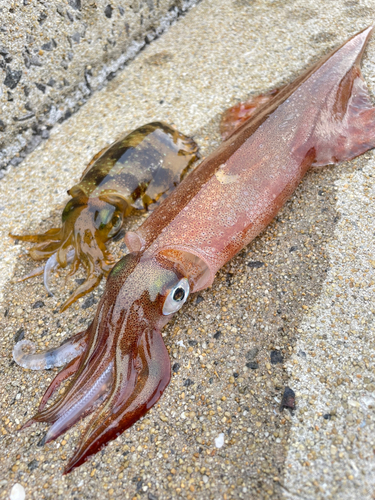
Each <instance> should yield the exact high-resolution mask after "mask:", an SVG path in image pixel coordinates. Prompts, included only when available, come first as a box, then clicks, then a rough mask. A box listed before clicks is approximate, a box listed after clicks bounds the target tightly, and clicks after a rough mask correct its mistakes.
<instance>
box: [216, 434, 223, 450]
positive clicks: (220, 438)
mask: <svg viewBox="0 0 375 500" xmlns="http://www.w3.org/2000/svg"><path fill="white" fill-rule="evenodd" d="M215 446H216V448H222V447H223V446H224V433H223V432H221V433H220V434H219V435H218V437H217V438H215Z"/></svg>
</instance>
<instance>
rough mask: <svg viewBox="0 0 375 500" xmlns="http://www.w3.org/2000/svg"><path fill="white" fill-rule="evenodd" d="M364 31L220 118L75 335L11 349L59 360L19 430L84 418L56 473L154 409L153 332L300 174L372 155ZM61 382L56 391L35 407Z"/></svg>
mask: <svg viewBox="0 0 375 500" xmlns="http://www.w3.org/2000/svg"><path fill="white" fill-rule="evenodd" d="M371 32H372V27H369V28H367V29H365V30H363V31H362V32H360V33H358V34H356V35H354V36H353V37H352V38H351V39H350V40H348V41H347V42H345V43H344V44H343V45H342V46H341V47H339V48H338V49H336V50H335V51H334V52H332V53H331V54H329V55H328V56H326V57H324V59H323V60H321V61H320V62H319V63H318V64H316V65H315V66H313V67H312V68H310V69H309V70H308V71H306V72H305V73H304V74H303V75H301V76H299V77H298V78H297V79H296V80H295V81H293V82H292V83H291V84H289V85H287V86H285V87H283V88H282V89H280V90H279V91H278V92H274V93H268V94H266V95H265V96H263V98H262V99H258V101H254V100H253V101H252V103H253V104H254V102H255V106H254V105H253V104H250V105H249V106H248V108H249V109H250V110H251V116H250V117H247V119H244V117H243V116H242V112H243V109H244V108H246V105H245V106H242V107H241V106H237V107H234V108H233V109H231V110H229V111H228V112H227V114H226V117H225V118H224V121H225V127H224V128H225V134H226V136H227V139H226V140H225V141H224V142H223V143H222V144H221V145H220V146H219V147H218V149H217V150H216V151H214V152H213V153H212V154H211V155H210V156H209V157H207V158H206V159H205V160H204V161H202V162H201V164H200V165H199V166H198V167H197V168H196V169H195V170H194V171H193V172H192V173H191V174H190V175H188V176H187V177H186V178H185V179H184V181H183V182H182V183H181V184H180V185H179V186H178V187H177V188H176V189H175V191H173V192H172V193H171V194H170V196H169V197H168V198H167V199H166V200H164V201H163V203H162V204H161V205H160V206H159V207H158V208H157V209H156V210H155V211H154V212H153V213H152V214H151V215H150V216H149V217H148V219H147V220H146V221H145V222H144V223H143V224H142V225H141V226H140V227H139V228H138V229H137V230H136V231H134V232H128V233H127V234H126V236H125V241H126V244H127V246H128V249H129V252H130V253H129V254H128V255H126V256H125V257H123V258H122V259H121V260H120V261H119V262H118V263H117V264H116V265H115V266H114V268H113V270H112V271H111V273H110V275H109V277H108V281H107V284H106V288H105V292H104V295H103V297H102V299H101V301H100V303H99V306H98V309H97V311H96V315H95V318H94V320H93V322H92V323H91V325H90V326H89V328H88V329H87V330H86V331H85V332H81V333H79V334H77V335H76V336H75V337H73V338H71V339H70V340H69V341H68V342H66V343H65V344H63V345H62V346H60V347H59V348H57V349H55V350H51V351H49V352H48V353H47V354H46V353H41V354H28V353H27V352H26V349H24V348H23V347H22V346H21V345H20V344H16V346H15V351H14V358H15V359H16V361H17V362H19V363H21V364H22V365H23V366H25V367H34V368H41V367H43V366H45V365H46V364H47V361H46V359H48V360H49V361H48V366H58V365H61V364H64V363H66V362H68V364H67V365H66V366H65V368H64V369H63V370H62V371H61V372H60V373H59V374H58V375H57V376H56V378H55V379H54V381H53V382H52V384H51V386H50V387H49V388H48V390H47V392H46V394H45V395H44V397H43V399H42V402H41V405H40V408H39V411H38V413H36V415H35V416H34V417H33V418H32V419H31V420H29V421H28V422H27V423H26V424H25V426H27V425H30V424H31V423H34V422H46V423H48V424H50V427H49V430H48V432H47V435H46V438H45V441H46V442H48V441H51V440H53V439H55V438H57V437H58V436H59V435H61V434H62V433H63V432H65V431H66V430H67V429H69V428H70V427H71V426H72V425H74V424H75V423H76V422H77V421H78V420H79V419H81V418H82V417H84V416H86V415H88V414H89V413H93V416H92V417H91V419H90V421H89V423H88V425H87V427H86V430H85V432H84V435H83V436H82V439H81V441H80V443H79V445H78V447H77V449H76V451H75V452H74V455H73V457H72V458H71V459H70V461H69V463H68V465H67V467H66V469H65V473H68V472H70V471H71V470H72V469H74V468H75V467H78V466H79V465H81V464H82V463H84V462H85V461H86V460H87V459H88V457H90V456H91V455H93V454H95V453H96V452H97V451H98V450H100V449H101V448H102V447H103V446H105V445H106V444H107V443H108V442H109V441H110V440H113V439H115V438H116V437H117V436H119V435H120V434H121V433H122V432H124V430H125V429H128V428H129V427H130V426H131V425H132V424H133V423H134V422H136V421H137V420H138V419H139V418H141V417H142V416H143V415H144V414H145V413H146V412H147V410H148V409H149V408H151V406H152V405H153V404H155V402H156V401H158V399H159V398H160V396H161V395H162V393H163V391H164V390H165V388H166V387H167V385H168V382H169V380H170V361H169V357H168V353H167V350H166V347H165V345H164V342H163V339H162V336H161V330H162V328H163V326H164V325H165V324H166V323H167V322H168V320H169V319H170V318H171V317H172V316H173V314H175V313H176V312H177V311H178V310H179V309H180V308H181V307H182V306H183V304H184V303H185V301H186V299H187V297H188V295H189V293H192V292H197V291H199V290H202V289H204V288H207V287H209V286H210V285H211V284H212V282H213V280H214V277H215V274H216V272H217V271H218V270H219V269H220V268H221V267H222V266H223V265H224V264H225V263H226V262H228V261H229V260H230V259H231V258H232V257H233V256H234V255H235V254H237V253H238V252H239V251H240V250H241V249H242V248H243V247H244V246H245V245H248V244H249V242H250V241H251V240H252V239H253V238H255V237H256V236H257V235H258V234H259V233H260V232H261V231H262V230H263V229H264V228H265V227H266V226H267V224H268V223H269V222H270V221H271V220H272V219H273V217H274V216H275V215H276V214H277V212H278V211H279V210H280V208H281V207H282V206H283V205H284V203H285V202H286V200H287V199H288V198H289V197H290V196H291V195H292V193H293V192H294V190H295V189H296V187H297V186H298V184H299V182H300V181H301V179H302V178H303V176H304V175H305V173H306V172H307V170H308V169H309V168H310V167H312V166H315V167H319V166H322V165H326V164H329V163H332V164H337V163H339V162H342V161H344V160H350V159H352V158H354V157H356V156H358V155H360V154H362V153H364V152H365V151H367V150H369V149H370V148H373V147H374V146H375V108H374V107H372V104H371V101H370V97H369V93H368V90H367V88H366V85H365V83H364V81H363V77H362V74H361V71H360V67H359V64H360V61H361V57H362V54H363V51H364V48H365V45H366V43H367V41H368V39H369V37H370V34H371ZM254 108H255V109H254ZM238 110H239V111H238ZM240 115H241V116H240ZM245 118H246V117H245ZM70 376H72V379H71V381H70V383H69V385H68V387H67V389H66V391H65V393H64V394H63V395H62V396H60V397H59V398H58V399H57V400H56V401H55V402H54V403H53V404H52V405H51V406H50V407H46V403H47V401H48V399H49V398H50V397H51V395H52V393H53V392H54V390H55V389H56V388H57V387H58V386H59V385H60V384H61V382H62V381H64V380H65V379H67V378H68V377H70ZM25 426H24V427H25Z"/></svg>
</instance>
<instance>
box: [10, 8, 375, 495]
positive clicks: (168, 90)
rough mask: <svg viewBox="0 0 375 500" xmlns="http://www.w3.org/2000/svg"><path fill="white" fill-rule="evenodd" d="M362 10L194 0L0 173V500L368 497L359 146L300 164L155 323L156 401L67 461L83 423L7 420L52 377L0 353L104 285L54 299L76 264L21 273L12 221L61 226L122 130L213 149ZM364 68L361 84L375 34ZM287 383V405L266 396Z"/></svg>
mask: <svg viewBox="0 0 375 500" xmlns="http://www.w3.org/2000/svg"><path fill="white" fill-rule="evenodd" d="M374 7H375V3H374V2H373V1H369V0H368V1H363V2H361V4H358V3H357V2H351V1H350V2H348V1H345V2H341V1H337V2H328V3H327V2H319V3H317V2H313V1H308V0H300V1H298V0H296V1H283V2H281V1H278V0H275V1H273V2H271V1H264V0H254V1H251V0H235V1H233V0H215V1H214V0H203V1H202V2H201V3H200V4H199V5H198V6H197V7H195V8H194V9H193V10H192V11H191V12H189V13H188V15H187V16H186V17H185V18H183V19H182V20H180V21H179V22H178V23H177V24H176V25H175V26H174V27H172V28H171V29H170V30H169V31H168V32H167V33H166V34H165V35H163V36H162V37H161V38H160V39H159V40H157V41H156V42H154V43H152V44H151V45H150V46H148V47H147V49H146V50H145V51H143V52H142V54H141V55H140V56H139V57H137V58H136V60H134V61H133V62H132V63H131V64H129V66H127V67H126V68H125V70H124V71H123V73H122V74H120V75H119V76H118V77H117V78H115V79H114V80H112V81H111V82H110V84H109V85H108V87H107V88H106V89H105V90H103V91H101V92H99V93H97V94H96V95H95V96H94V97H93V98H92V99H91V100H90V101H89V102H88V103H87V104H86V105H85V106H83V107H82V109H81V110H80V111H79V112H78V113H77V114H76V115H74V116H72V117H71V118H70V119H69V120H68V121H67V122H65V123H63V124H62V125H61V126H59V127H58V128H56V129H54V130H53V133H52V134H51V137H50V139H49V140H48V141H47V142H46V143H44V144H43V145H42V146H41V147H40V148H39V149H37V150H36V151H34V153H32V154H31V155H30V156H29V157H28V158H27V160H26V161H25V162H24V163H22V165H21V166H20V167H18V168H15V169H13V170H12V171H10V172H9V173H8V175H7V176H6V177H5V178H4V179H3V180H2V181H1V183H0V200H1V201H0V213H1V218H2V225H1V237H0V257H1V260H0V271H1V272H0V300H1V304H0V314H1V317H2V326H3V329H2V331H3V335H2V341H1V367H0V370H1V375H2V380H3V381H4V382H3V383H2V384H1V387H0V391H1V392H0V403H1V410H0V412H1V417H0V418H1V423H0V442H1V450H2V453H1V457H0V488H1V493H0V498H9V495H10V492H11V490H12V487H13V486H14V485H15V484H16V483H17V484H20V485H22V487H23V488H24V490H25V492H26V499H29V498H35V499H43V498H46V499H61V500H63V499H68V498H71V499H96V498H115V497H117V498H147V499H149V500H154V499H155V498H158V499H169V498H179V497H184V498H187V499H215V500H216V499H225V500H226V499H229V498H245V499H248V498H251V499H253V498H256V499H257V498H261V499H263V498H264V499H266V498H275V499H276V498H277V499H282V498H288V499H296V500H297V499H312V498H317V499H318V498H319V499H320V498H322V499H325V498H340V499H357V498H363V499H372V498H374V496H373V495H374V489H375V485H374V483H375V471H374V467H375V456H374V451H373V450H374V444H375V443H374V441H375V438H374V435H375V434H374V431H375V415H374V406H375V372H374V364H373V357H374V355H375V338H374V335H375V330H374V328H375V327H374V318H375V316H374V314H375V306H374V298H375V297H374V295H375V292H374V281H375V271H374V266H375V260H374V259H375V257H374V250H373V248H374V237H375V230H374V224H373V221H374V215H375V213H374V212H375V204H374V196H375V157H374V153H373V152H369V153H366V154H365V155H363V156H362V157H360V158H359V159H356V160H354V161H352V162H348V163H344V164H342V165H340V166H338V167H325V168H321V169H319V170H315V171H311V172H310V173H309V174H308V175H307V176H306V178H305V179H304V181H303V182H302V184H301V185H300V187H299V188H298V189H297V191H296V193H295V194H294V195H293V197H292V199H291V200H290V201H289V202H288V203H287V205H286V206H285V207H284V209H283V210H282V211H281V212H280V214H279V215H278V217H277V218H276V220H275V221H273V223H272V224H271V225H270V226H269V227H268V228H267V230H266V231H265V232H264V233H263V234H262V235H261V236H260V237H259V238H257V239H256V240H255V241H254V242H253V243H252V244H251V245H250V246H249V247H248V248H246V249H244V250H243V251H242V252H241V253H240V254H239V255H238V256H237V257H236V258H235V259H233V260H232V261H231V262H230V263H229V264H228V265H227V266H225V268H223V269H222V270H221V271H220V272H219V273H218V276H217V278H216V280H215V282H214V284H213V286H212V287H211V288H210V289H209V290H206V291H204V292H203V293H201V294H199V295H198V296H192V297H190V299H189V301H188V303H187V305H186V306H185V307H184V308H183V309H182V311H181V312H180V313H179V314H178V315H177V316H176V318H175V319H174V320H173V321H172V323H170V324H169V325H168V327H167V328H166V329H165V332H164V333H165V342H166V345H167V348H168V350H169V351H170V355H171V359H172V365H173V370H174V375H173V377H172V381H171V383H170V386H169V387H168V389H167V390H166V391H165V393H164V395H163V397H162V399H161V400H160V402H159V404H157V405H156V406H155V407H154V408H153V409H152V410H151V411H150V412H149V413H148V415H147V416H146V418H145V419H143V420H142V421H141V422H139V423H138V424H136V425H135V426H134V427H133V428H132V429H130V430H129V431H127V432H125V433H124V434H123V435H122V436H120V437H119V438H118V439H117V440H116V441H114V442H112V443H111V444H110V446H108V447H107V448H106V449H105V450H103V451H102V452H101V453H99V454H98V455H96V456H95V457H93V459H92V460H90V461H89V462H87V463H86V464H85V465H83V466H81V467H80V468H79V469H78V470H75V471H74V472H73V473H72V474H70V475H69V476H62V474H61V471H62V469H63V467H64V464H65V463H66V460H67V459H68V457H69V456H70V455H71V453H72V451H73V449H74V447H75V446H76V444H77V441H78V439H79V436H80V434H81V432H82V430H83V429H84V426H85V423H84V422H81V423H80V424H78V425H77V426H76V427H74V428H73V429H71V430H70V431H69V432H68V433H67V434H66V435H65V436H63V437H61V438H59V439H58V440H57V441H56V442H53V443H50V444H49V445H46V446H44V447H40V446H38V442H39V441H40V439H41V438H42V436H43V435H44V432H45V430H46V427H45V426H43V425H38V426H37V425H35V426H33V427H31V428H29V429H27V430H25V431H22V432H21V433H17V432H16V430H17V428H19V426H20V424H21V423H22V422H23V421H24V420H25V419H27V418H28V417H30V416H32V414H33V412H35V409H36V407H37V405H38V402H39V400H40V397H41V396H42V394H43V392H44V390H45V388H46V387H47V386H48V383H49V381H50V380H51V379H52V377H53V376H54V373H53V372H50V371H47V372H30V371H26V370H23V369H21V368H20V367H18V366H17V365H15V364H14V363H13V362H12V358H11V351H12V348H13V345H14V342H15V340H14V337H15V335H17V334H18V335H20V332H21V331H22V330H24V336H25V338H28V339H31V340H34V341H36V342H37V343H38V345H39V347H40V348H41V349H42V348H45V347H46V346H48V347H51V346H53V345H58V344H59V343H60V342H61V341H62V340H63V339H64V338H67V337H69V336H70V335H72V334H73V333H74V332H77V331H79V330H82V328H83V327H85V326H86V325H87V324H88V322H89V321H90V319H91V318H92V317H93V314H94V311H95V305H94V303H95V301H97V300H98V297H99V296H100V294H101V291H102V288H100V289H98V290H97V291H95V292H94V293H93V294H92V296H91V297H89V298H90V299H93V300H91V301H90V302H89V303H87V298H83V299H81V300H80V301H79V302H78V303H77V304H75V305H74V306H73V307H72V308H71V309H70V310H68V311H67V312H65V313H63V314H58V313H57V312H56V310H57V307H58V305H59V303H61V302H62V301H63V299H64V298H65V297H66V296H67V295H68V293H69V291H70V290H72V289H73V287H74V286H75V285H76V283H75V281H74V279H70V280H68V282H67V284H66V285H65V281H64V279H63V278H64V273H61V275H60V277H57V278H56V279H55V280H54V282H53V286H54V290H55V291H56V296H55V297H47V295H46V292H45V291H44V288H43V285H42V282H41V279H40V278H36V279H34V280H30V281H29V282H26V283H18V282H16V278H17V277H19V276H21V275H23V274H24V273H26V272H28V271H29V270H31V269H32V268H33V265H34V264H33V263H32V262H31V261H30V258H29V257H28V256H27V252H26V249H27V246H26V245H23V244H18V245H15V244H14V242H13V241H11V240H10V239H9V237H8V232H9V231H11V230H12V231H15V232H16V231H23V232H24V233H27V232H34V231H38V232H39V231H42V230H46V229H48V228H49V227H51V226H53V225H54V224H57V223H58V220H59V216H60V213H61V209H62V207H63V205H64V203H65V202H66V200H67V196H66V194H65V193H66V189H67V188H69V187H70V186H71V185H72V184H73V183H74V182H75V181H76V180H77V179H78V178H79V174H80V172H81V171H82V170H83V168H84V166H85V164H86V163H87V162H88V160H89V159H90V158H91V156H92V155H93V154H95V153H96V152H97V151H98V150H100V149H101V148H103V147H104V146H105V145H106V144H109V143H111V142H112V141H113V140H114V139H115V138H116V137H117V136H118V135H119V134H120V133H122V132H123V131H124V130H130V129H133V128H135V127H136V126H139V125H141V124H143V123H146V122H150V121H153V120H155V119H163V120H166V121H168V122H170V123H174V124H175V125H176V126H177V127H178V128H179V129H180V130H181V131H182V132H184V133H186V134H191V135H193V136H194V138H195V139H196V140H197V141H198V143H199V144H200V147H201V151H202V153H203V154H207V153H208V152H209V151H210V150H212V149H213V148H214V147H215V146H216V145H217V144H218V142H219V135H218V123H219V119H220V114H221V113H222V111H223V110H224V109H225V108H226V107H228V106H229V105H231V104H233V103H235V102H237V101H238V100H240V99H245V98H246V97H248V96H249V95H250V94H251V93H259V92H262V91H266V90H269V89H271V88H274V87H277V86H279V85H281V84H283V83H287V82H288V81H290V80H292V79H293V78H294V77H295V76H296V75H297V74H298V73H299V72H300V71H301V70H302V69H303V68H305V67H306V66H307V65H309V64H310V63H312V62H313V61H315V60H317V59H318V58H319V57H320V56H321V55H323V54H324V53H326V52H327V51H328V50H329V49H330V48H332V47H334V46H336V45H337V44H338V43H341V42H342V41H344V40H345V39H346V38H347V37H348V36H349V35H351V34H353V33H354V32H356V31H358V30H359V29H361V28H364V27H366V26H367V25H369V24H370V23H371V21H372V17H373V13H374ZM363 71H364V75H365V79H366V81H367V83H368V85H369V88H370V90H371V92H372V93H374V91H375V39H374V40H373V41H371V42H370V45H369V48H368V51H367V53H366V55H365V58H364V63H363ZM139 223H140V220H139V219H135V218H134V219H132V220H130V221H129V223H128V227H135V226H136V225H137V224H139ZM116 251H117V252H118V255H120V254H121V252H122V251H123V246H122V244H121V242H119V243H118V244H117V246H116ZM81 277H82V275H79V274H78V275H77V276H76V278H81ZM38 301H39V302H38ZM40 301H42V302H40ZM90 303H92V305H91V306H90V307H88V304H90ZM285 387H290V388H291V389H293V390H294V391H295V394H296V410H295V411H294V412H293V414H290V413H289V412H288V411H284V412H280V411H279V406H280V401H281V397H282V394H283V392H284V389H285ZM220 434H224V445H223V447H221V448H217V447H216V444H215V438H218V437H219V435H220ZM14 491H15V490H14ZM14 494H15V493H14ZM13 498H20V497H15V496H14V497H13Z"/></svg>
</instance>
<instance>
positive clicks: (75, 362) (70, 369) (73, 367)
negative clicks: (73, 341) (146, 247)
mask: <svg viewBox="0 0 375 500" xmlns="http://www.w3.org/2000/svg"><path fill="white" fill-rule="evenodd" d="M83 354H84V353H82V354H81V355H80V356H78V357H77V358H75V359H72V361H70V362H69V363H68V364H67V365H66V366H65V368H64V369H63V370H61V372H59V373H58V374H57V375H56V377H55V378H54V379H53V380H52V382H51V384H50V385H49V387H48V389H47V390H46V392H45V393H44V395H43V397H42V400H41V402H40V404H39V407H38V412H41V411H43V410H44V408H45V406H46V404H47V403H48V401H49V400H50V398H51V397H52V396H53V394H54V393H55V392H56V390H57V389H58V388H59V387H60V385H61V384H62V383H63V382H64V381H65V380H67V379H68V378H69V377H71V376H72V375H74V374H75V372H76V371H77V369H78V367H79V365H80V363H81V359H82V356H83Z"/></svg>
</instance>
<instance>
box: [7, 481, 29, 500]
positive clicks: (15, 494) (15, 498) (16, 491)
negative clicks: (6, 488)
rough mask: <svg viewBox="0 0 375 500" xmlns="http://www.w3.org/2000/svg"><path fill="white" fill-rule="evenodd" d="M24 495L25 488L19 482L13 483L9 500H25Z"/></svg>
mask: <svg viewBox="0 0 375 500" xmlns="http://www.w3.org/2000/svg"><path fill="white" fill-rule="evenodd" d="M25 497H26V493H25V488H24V487H23V486H22V485H21V484H19V483H16V484H15V485H13V488H12V490H11V492H10V497H9V498H10V500H25Z"/></svg>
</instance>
